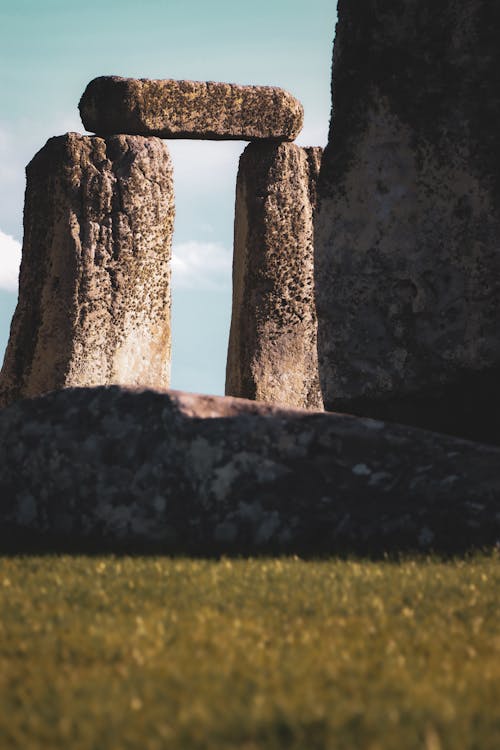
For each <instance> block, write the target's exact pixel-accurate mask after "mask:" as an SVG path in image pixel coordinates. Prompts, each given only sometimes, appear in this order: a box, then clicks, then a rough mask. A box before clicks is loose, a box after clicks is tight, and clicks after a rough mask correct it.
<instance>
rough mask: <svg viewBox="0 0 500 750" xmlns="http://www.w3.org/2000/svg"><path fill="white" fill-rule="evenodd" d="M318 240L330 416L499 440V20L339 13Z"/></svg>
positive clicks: (483, 12) (389, 7)
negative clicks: (368, 418) (372, 419)
mask: <svg viewBox="0 0 500 750" xmlns="http://www.w3.org/2000/svg"><path fill="white" fill-rule="evenodd" d="M338 13H339V21H338V25H337V36H336V40H335V49H334V65H333V105H334V106H333V121H332V126H331V132H330V142H329V145H328V148H327V150H326V152H325V156H324V159H323V167H322V174H321V177H320V187H319V204H320V205H319V209H318V221H317V226H316V242H317V250H316V281H317V296H318V302H317V305H318V307H317V309H318V325H319V334H318V336H319V368H320V378H321V382H322V387H323V396H324V400H325V406H326V408H328V409H337V410H342V411H349V412H352V413H355V414H366V415H370V416H376V417H382V418H387V419H391V420H393V421H400V422H407V423H412V424H417V425H421V426H426V427H429V428H431V429H439V430H443V431H450V432H454V433H456V434H462V435H464V436H469V437H475V438H478V439H484V440H492V439H493V440H498V439H499V438H500V388H499V384H498V383H499V377H500V138H499V136H498V122H499V121H500V45H499V43H498V35H499V30H500V6H499V5H498V3H492V2H489V0H470V2H467V3H464V2H462V0H441V2H439V3H436V2H435V1H434V0H406V2H404V3H399V4H398V3H394V2H392V0H365V2H362V3H361V2H359V1H354V0H340V1H339V6H338Z"/></svg>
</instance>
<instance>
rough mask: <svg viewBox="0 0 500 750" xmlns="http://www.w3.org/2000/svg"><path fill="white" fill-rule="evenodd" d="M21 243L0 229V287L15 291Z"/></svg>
mask: <svg viewBox="0 0 500 750" xmlns="http://www.w3.org/2000/svg"><path fill="white" fill-rule="evenodd" d="M20 263H21V244H20V243H19V242H18V241H17V240H15V239H14V237H11V236H10V235H9V234H5V232H2V231H0V289H5V290H6V291H8V292H17V280H18V276H19V265H20Z"/></svg>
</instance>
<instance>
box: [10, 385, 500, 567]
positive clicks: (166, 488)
mask: <svg viewBox="0 0 500 750" xmlns="http://www.w3.org/2000/svg"><path fill="white" fill-rule="evenodd" d="M499 466H500V450H499V449H497V448H493V447H488V446H483V445H479V444H475V443H469V442H465V441H461V440H456V439H453V438H450V437H445V436H443V435H438V434H435V433H430V432H425V431H421V430H418V429H415V428H409V427H401V426H397V425H392V424H384V423H383V422H377V421H372V420H369V419H361V418H356V417H350V416H345V415H339V414H325V413H321V412H317V413H312V412H310V411H305V410H283V409H278V408H276V407H273V406H272V405H270V404H262V403H256V402H252V401H244V400H240V399H231V398H213V397H208V396H193V395H189V394H183V393H175V392H171V393H160V392H154V391H142V392H141V391H130V390H126V389H122V388H119V387H110V388H96V389H88V388H87V389H74V390H73V389H66V390H63V391H59V392H56V393H52V394H49V395H47V396H44V397H41V398H37V399H33V400H26V401H22V402H18V403H16V404H14V405H12V406H10V407H9V408H7V409H4V410H2V411H1V412H0V549H2V550H6V549H7V548H10V549H14V550H15V551H21V550H22V549H27V548H28V547H29V545H31V547H33V546H38V547H39V548H40V547H42V548H43V547H45V548H47V549H67V550H70V551H71V550H73V551H74V550H77V549H79V548H81V547H82V545H83V546H84V545H87V546H92V545H94V546H95V547H96V548H99V547H101V548H107V549H111V550H113V549H115V550H119V549H142V550H146V551H147V550H151V551H153V550H155V551H163V552H166V553H170V552H180V553H189V554H193V553H199V554H219V553H222V552H235V553H253V554H255V553H259V552H267V553H276V552H287V553H294V552H296V553H301V554H302V553H304V554H306V553H308V554H313V555H318V554H335V553H338V552H364V553H382V552H395V551H407V550H410V549H415V550H422V551H428V550H430V549H435V550H437V551H446V552H458V551H463V550H464V549H468V548H473V547H476V548H482V547H489V546H491V545H493V544H495V542H496V540H498V539H499V538H500V471H499Z"/></svg>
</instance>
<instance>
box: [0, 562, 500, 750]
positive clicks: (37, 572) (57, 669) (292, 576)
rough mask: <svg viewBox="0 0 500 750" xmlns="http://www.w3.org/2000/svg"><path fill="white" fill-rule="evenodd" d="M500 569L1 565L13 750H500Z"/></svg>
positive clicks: (4, 668) (1, 684)
mask: <svg viewBox="0 0 500 750" xmlns="http://www.w3.org/2000/svg"><path fill="white" fill-rule="evenodd" d="M499 584H500V569H499V560H498V555H495V554H494V555H492V556H486V555H483V556H476V557H473V558H471V559H467V560H451V561H439V560H433V559H422V560H418V559H415V560H407V561H402V562H399V563H395V562H390V561H382V562H360V561H338V560H332V561H328V560H327V561H321V562H311V561H309V562H306V561H302V560H299V559H275V560H265V559H260V560H256V559H253V560H252V559H250V560H224V559H223V560H221V561H204V560H187V559H177V560H176V559H168V558H140V557H135V558H132V557H128V558H127V557H124V558H119V557H83V556H82V557H69V556H66V557H51V556H47V557H25V558H22V557H2V558H0V612H1V615H0V747H1V748H2V750H4V749H7V748H8V749H9V750H10V749H11V748H23V750H35V749H37V750H38V749H39V748H40V749H41V748H43V749H44V750H45V749H50V750H56V749H57V748H65V750H66V749H69V748H71V750H90V749H91V748H92V749H93V750H110V749H113V750H126V749H127V748H130V749H134V750H135V749H136V748H137V749H139V748H140V749H141V750H156V749H158V750H160V749H162V748H173V749H174V750H177V749H179V750H180V749H181V748H182V750H190V749H191V748H193V749H194V748H196V749H198V748H199V749H201V748H204V749H205V748H206V749H207V750H212V748H213V750H215V749H216V748H217V750H219V749H222V750H224V749H227V748H242V749H243V750H257V749H258V750H260V749H261V748H263V749H268V748H269V749H271V748H272V749H274V748H287V749H294V748H300V749H301V750H302V749H304V750H315V749H316V748H318V749H320V748H332V749H335V750H342V749H343V748H346V750H347V749H349V750H358V749H363V750H364V749H365V748H366V749H368V750H377V749H383V750H385V749H386V748H387V749H389V750H392V749H394V750H412V749H413V748H419V749H420V748H422V749H423V750H441V749H443V750H444V749H447V748H449V749H450V750H451V749H453V750H457V749H458V750H461V749H462V748H470V749H472V748H474V749H477V750H498V748H499V747H500V658H499V657H500V632H499V607H498V592H499Z"/></svg>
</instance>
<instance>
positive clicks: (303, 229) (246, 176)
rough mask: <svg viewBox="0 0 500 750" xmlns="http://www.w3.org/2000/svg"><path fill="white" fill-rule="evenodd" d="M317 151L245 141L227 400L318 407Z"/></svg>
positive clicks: (238, 189)
mask: <svg viewBox="0 0 500 750" xmlns="http://www.w3.org/2000/svg"><path fill="white" fill-rule="evenodd" d="M321 154H322V149H321V148H300V147H299V146H295V145H294V144H291V143H283V144H273V143H251V144H250V145H249V146H247V148H246V149H245V151H244V153H243V155H242V156H241V159H240V164H239V171H238V180H237V186H236V209H235V213H236V215H235V229H234V258H233V312H232V319H231V332H230V337H229V349H228V360H227V372H226V393H227V394H228V395H230V396H241V397H244V398H251V399H257V400H262V401H273V402H275V403H278V404H281V405H284V406H292V407H305V408H322V405H323V402H322V398H321V392H320V387H319V378H318V367H317V350H316V310H315V303H314V269H313V263H314V258H313V256H314V233H313V215H314V210H315V206H316V180H317V177H318V172H319V167H320V163H321Z"/></svg>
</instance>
